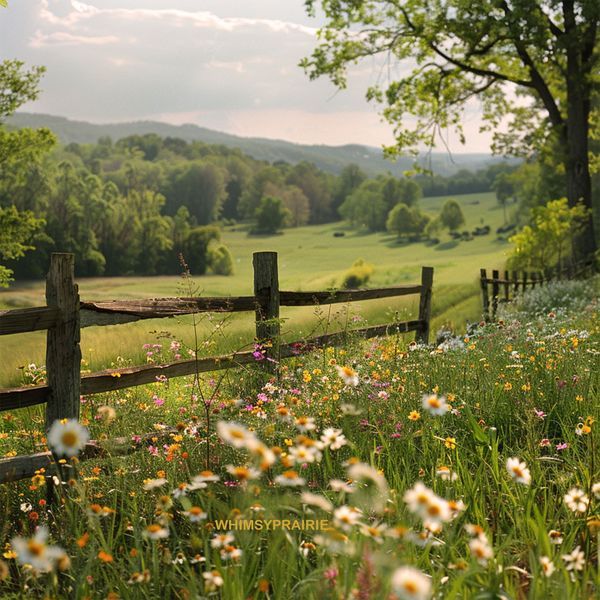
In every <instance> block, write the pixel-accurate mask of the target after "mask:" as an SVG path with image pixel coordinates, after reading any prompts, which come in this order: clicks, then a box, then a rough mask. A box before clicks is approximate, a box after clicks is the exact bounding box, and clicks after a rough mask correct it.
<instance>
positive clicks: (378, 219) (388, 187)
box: [338, 176, 422, 231]
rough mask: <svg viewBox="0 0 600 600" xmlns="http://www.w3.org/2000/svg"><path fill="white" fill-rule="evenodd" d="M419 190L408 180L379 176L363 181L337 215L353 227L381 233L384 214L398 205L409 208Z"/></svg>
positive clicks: (385, 216)
mask: <svg viewBox="0 0 600 600" xmlns="http://www.w3.org/2000/svg"><path fill="white" fill-rule="evenodd" d="M421 195H422V193H421V188H420V187H419V185H418V184H417V183H415V182H414V181H411V180H409V179H396V178H394V177H391V176H386V177H384V176H380V177H378V178H377V179H366V180H364V181H363V182H362V183H361V184H360V185H359V186H358V187H357V188H356V189H355V190H354V191H353V192H352V193H351V194H350V195H349V196H348V197H347V198H346V200H345V201H344V202H343V203H342V205H341V206H340V207H339V209H338V212H339V214H340V215H341V216H342V217H343V218H344V219H346V220H348V221H350V223H351V224H352V225H354V226H355V227H358V228H361V227H365V228H366V229H368V230H369V231H385V229H386V222H387V219H388V214H389V213H390V211H391V210H392V209H393V208H394V206H396V205H397V204H399V203H403V204H404V205H408V206H412V205H414V204H415V203H416V202H417V201H418V199H419V198H420V197H421Z"/></svg>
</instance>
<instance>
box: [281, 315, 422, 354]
mask: <svg viewBox="0 0 600 600" xmlns="http://www.w3.org/2000/svg"><path fill="white" fill-rule="evenodd" d="M420 326H421V321H418V320H415V321H403V322H401V323H386V324H384V325H372V326H370V327H363V328H362V329H350V330H348V331H337V332H334V333H327V334H324V335H320V336H316V337H312V338H308V339H306V340H300V341H297V342H291V343H289V344H285V346H282V347H281V358H290V357H292V356H297V355H299V354H305V353H307V352H311V351H312V350H313V349H315V348H321V347H323V346H327V345H332V344H333V345H335V344H336V343H339V342H343V341H346V340H348V338H349V337H351V336H357V337H362V338H364V339H370V338H374V337H380V336H384V335H395V334H398V333H409V332H411V331H417V330H418V329H419V327H420Z"/></svg>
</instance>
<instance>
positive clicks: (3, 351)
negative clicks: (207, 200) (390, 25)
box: [0, 193, 508, 385]
mask: <svg viewBox="0 0 600 600" xmlns="http://www.w3.org/2000/svg"><path fill="white" fill-rule="evenodd" d="M454 198H455V199H456V200H457V201H459V202H460V204H461V206H462V208H463V212H464V214H465V218H466V225H465V227H464V228H463V229H465V230H467V229H468V230H472V229H474V228H475V227H476V226H480V225H483V224H487V225H490V227H491V230H492V232H491V233H490V235H487V236H481V237H475V238H474V239H473V240H472V241H469V242H465V241H460V242H457V241H454V240H452V239H451V238H450V236H448V235H447V234H443V235H441V236H440V240H441V241H440V244H438V245H436V246H430V245H427V244H425V243H413V244H401V243H398V241H397V240H396V238H395V236H392V235H389V234H385V233H379V234H369V233H365V232H357V231H353V230H351V229H349V228H348V227H347V226H346V225H345V224H344V223H334V224H329V225H319V226H310V227H301V228H298V229H288V230H285V232H284V233H282V234H280V235H275V236H249V235H248V232H247V230H246V227H245V226H243V225H237V226H235V227H229V228H226V229H225V231H224V232H223V242H224V243H225V244H226V245H227V246H228V247H229V248H230V250H231V252H232V254H233V256H234V260H235V274H234V276H232V277H221V276H210V275H209V276H204V277H197V278H195V279H193V285H194V286H195V289H194V290H190V288H189V284H188V283H186V282H184V281H183V280H182V279H181V278H180V277H176V276H172V277H163V276H161V277H112V278H88V279H81V280H79V288H80V295H81V298H82V299H83V300H111V299H117V298H119V299H133V298H157V297H166V296H176V295H190V292H191V291H192V292H193V293H194V294H197V295H205V296H213V295H214V296H229V295H250V294H252V288H253V283H252V253H253V252H257V251H276V252H278V253H279V280H280V286H281V288H282V289H287V290H296V291H308V290H324V289H328V288H333V287H337V286H339V284H340V281H341V279H342V277H343V274H344V272H345V271H346V270H347V269H348V268H349V267H350V266H351V265H352V263H353V262H354V261H355V260H356V259H357V258H363V259H364V260H366V261H367V262H370V263H372V264H373V265H374V267H375V271H374V274H373V276H372V278H371V281H370V282H369V286H370V287H378V286H389V285H395V284H401V283H413V282H414V283H416V282H418V281H419V279H420V270H421V267H422V266H425V265H426V266H432V267H434V268H435V274H434V296H433V315H434V321H433V330H434V331H435V330H436V329H437V328H438V327H439V326H441V325H443V324H450V325H452V326H453V327H455V328H457V329H464V326H465V323H466V322H467V321H472V320H479V318H480V314H481V306H480V300H479V296H478V294H479V288H478V282H477V277H478V273H479V269H480V267H482V266H484V267H487V268H501V267H502V266H503V264H504V261H505V258H506V252H507V249H508V244H507V243H506V242H505V241H502V240H498V239H497V236H496V234H495V233H494V232H495V230H496V228H497V227H498V226H500V225H501V224H502V223H503V213H502V208H501V207H500V206H498V204H497V203H496V200H495V197H494V194H493V193H485V194H470V195H464V196H455V197H454ZM446 199H447V197H437V198H424V199H422V200H421V204H420V205H421V207H422V209H423V210H425V211H427V212H430V213H432V214H434V213H436V212H437V211H439V209H440V208H441V206H442V204H443V203H444V201H445V200H446ZM339 231H342V232H344V234H345V235H344V236H343V237H334V235H333V234H334V232H339ZM190 268H191V271H192V275H193V270H194V267H193V262H192V264H190ZM417 303H418V298H417V297H409V298H400V299H397V300H393V299H392V300H389V299H386V300H381V301H369V302H362V303H357V304H353V305H352V306H344V305H335V306H332V307H331V308H329V307H327V306H324V307H320V308H318V309H315V308H300V309H283V310H282V317H283V318H284V319H285V321H284V323H283V326H282V329H283V331H284V332H285V335H286V337H287V338H288V339H295V338H297V337H301V336H306V335H311V334H315V333H322V332H324V331H333V330H337V329H343V328H345V327H347V326H352V317H353V316H358V315H360V316H361V317H362V318H363V319H366V320H367V321H368V322H369V323H378V322H379V323H381V322H385V321H387V320H390V318H392V317H393V316H394V312H399V313H400V317H401V318H403V319H404V318H406V317H409V316H410V315H414V314H415V311H416V309H417ZM43 304H44V284H43V282H38V281H35V282H15V283H14V284H13V285H12V286H11V288H10V289H9V290H6V291H1V292H0V307H1V308H19V307H27V306H40V305H43ZM196 320H197V333H198V338H199V340H200V342H201V352H202V354H205V355H210V354H215V353H218V352H222V351H227V350H232V349H240V348H243V347H246V346H247V345H248V344H249V343H250V342H251V341H252V337H253V330H254V325H253V315H252V314H250V313H242V314H236V315H233V316H232V315H229V316H224V315H212V316H207V315H202V316H198V317H196ZM219 323H222V326H220V327H216V325H217V324H219ZM191 324H192V318H191V317H189V318H184V319H163V320H151V321H144V322H138V323H132V324H128V325H119V326H112V327H102V328H97V327H93V328H89V329H84V330H83V331H82V343H81V347H82V352H83V356H84V359H85V360H86V364H87V366H88V367H89V368H90V369H92V370H98V369H101V368H106V367H110V366H111V365H113V364H116V362H117V358H118V357H121V358H122V359H123V360H124V361H125V362H131V363H132V364H140V362H141V363H143V362H144V360H145V354H144V351H143V350H142V345H143V344H145V343H155V342H156V338H157V336H160V335H161V332H165V331H168V332H169V333H170V334H171V335H173V336H175V337H176V338H177V339H180V340H183V341H184V342H185V343H187V344H188V345H190V346H192V347H194V346H195V335H194V330H193V327H191V326H190V325H191ZM354 326H356V325H354ZM359 326H360V325H359ZM44 339H45V338H44V333H43V332H36V333H31V334H22V335H18V336H5V337H3V338H2V339H1V340H0V385H12V384H18V383H19V382H20V380H21V375H20V370H19V367H21V366H23V365H26V364H29V363H32V362H33V363H36V364H43V362H44V360H45V359H44V352H45V349H44V347H45V344H44Z"/></svg>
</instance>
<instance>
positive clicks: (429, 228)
mask: <svg viewBox="0 0 600 600" xmlns="http://www.w3.org/2000/svg"><path fill="white" fill-rule="evenodd" d="M442 227H443V225H442V221H441V220H440V217H439V216H437V217H434V218H433V219H430V220H429V222H428V223H427V225H426V226H425V229H424V230H423V233H424V234H425V235H426V236H427V237H428V238H430V239H431V238H434V237H436V236H437V235H438V233H439V232H440V231H441V230H442Z"/></svg>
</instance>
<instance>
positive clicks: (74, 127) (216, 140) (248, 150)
mask: <svg viewBox="0 0 600 600" xmlns="http://www.w3.org/2000/svg"><path fill="white" fill-rule="evenodd" d="M7 125H8V126H11V127H15V128H21V127H33V128H37V127H48V128H49V129H51V130H52V131H54V132H55V133H56V135H57V136H58V137H59V139H60V140H61V142H62V143H64V144H69V143H71V142H76V143H79V144H89V143H94V142H96V141H97V140H98V138H100V137H102V136H110V137H111V138H112V139H113V140H114V141H116V140H118V139H120V138H123V137H127V136H128V135H134V134H138V135H143V134H145V133H156V134H158V135H160V136H162V137H168V136H170V137H177V138H181V139H184V140H186V141H188V142H191V141H201V142H204V143H207V144H222V145H224V146H228V147H232V148H239V149H240V150H241V151H242V152H244V153H245V154H248V155H249V156H252V157H254V158H256V159H258V160H266V161H269V162H274V161H278V160H282V161H286V162H289V163H292V164H296V163H299V162H301V161H308V162H312V163H315V164H316V165H317V166H318V167H319V168H320V169H323V170H325V171H329V172H332V173H339V172H340V171H341V170H342V169H343V168H344V166H346V165H347V164H349V163H355V164H357V165H359V166H360V167H361V169H363V171H365V172H366V173H367V174H368V175H377V174H379V173H385V172H387V171H390V172H391V173H393V174H394V175H402V173H403V172H404V171H406V170H409V169H412V167H413V159H412V158H410V157H402V158H400V159H398V160H397V161H396V162H391V161H389V160H386V159H384V158H383V154H382V151H381V149H379V148H373V147H369V146H361V145H358V144H349V145H346V146H322V145H315V146H310V145H302V144H293V143H291V142H285V141H281V140H269V139H264V138H246V137H239V136H235V135H230V134H228V133H221V132H219V131H213V130H211V129H206V128H204V127H198V126H197V125H191V124H186V125H169V124H168V123H160V122H156V121H136V122H133V123H107V124H101V125H98V124H93V123H87V122H85V121H71V120H70V119H66V118H64V117H55V116H52V115H44V114H34V113H16V114H15V115H13V116H12V117H10V118H9V119H8V120H7ZM499 160H502V159H500V158H498V157H492V156H491V155H489V154H456V155H453V156H452V157H450V156H449V155H448V154H447V153H443V152H436V153H432V154H431V156H428V157H426V158H424V159H422V163H423V166H426V167H427V168H429V169H431V170H432V171H433V172H434V173H436V174H439V175H452V174H453V173H456V171H458V170H460V169H469V170H472V171H474V170H477V169H479V168H482V167H485V166H487V165H488V164H490V163H491V162H497V161H499Z"/></svg>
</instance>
